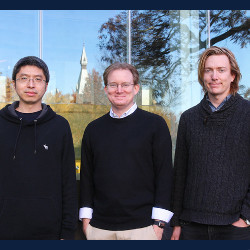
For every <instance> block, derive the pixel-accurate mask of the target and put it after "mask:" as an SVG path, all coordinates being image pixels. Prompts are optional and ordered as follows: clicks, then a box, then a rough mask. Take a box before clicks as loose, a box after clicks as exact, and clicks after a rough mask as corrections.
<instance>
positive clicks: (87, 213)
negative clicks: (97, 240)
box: [79, 207, 93, 220]
mask: <svg viewBox="0 0 250 250" xmlns="http://www.w3.org/2000/svg"><path fill="white" fill-rule="evenodd" d="M92 214H93V209H92V208H90V207H82V208H80V209H79V220H82V219H92Z"/></svg>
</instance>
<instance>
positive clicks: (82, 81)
mask: <svg viewBox="0 0 250 250" xmlns="http://www.w3.org/2000/svg"><path fill="white" fill-rule="evenodd" d="M80 64H81V72H80V75H79V79H78V82H77V86H76V93H77V94H78V96H79V99H80V100H81V99H82V98H81V97H82V96H83V94H84V88H85V85H86V84H87V80H88V77H89V75H88V71H87V64H88V59H87V55H86V51H85V44H83V49H82V56H81V60H80Z"/></svg>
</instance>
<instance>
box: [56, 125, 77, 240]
mask: <svg viewBox="0 0 250 250" xmlns="http://www.w3.org/2000/svg"><path fill="white" fill-rule="evenodd" d="M66 129H67V131H66V135H65V137H64V146H63V156H62V210H63V211H62V217H63V218H62V228H61V236H60V237H61V239H74V233H75V230H76V227H77V217H78V211H77V210H78V206H77V185H76V170H75V153H74V145H73V139H72V134H71V130H70V126H69V124H68V122H67V126H66Z"/></svg>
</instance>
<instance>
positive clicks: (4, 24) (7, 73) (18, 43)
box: [0, 10, 39, 103]
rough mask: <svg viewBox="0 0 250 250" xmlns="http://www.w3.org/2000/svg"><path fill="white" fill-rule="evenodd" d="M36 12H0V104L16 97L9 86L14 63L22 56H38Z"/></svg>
mask: <svg viewBox="0 0 250 250" xmlns="http://www.w3.org/2000/svg"><path fill="white" fill-rule="evenodd" d="M38 21H39V20H38V11H37V10H32V11H31V10H27V11H25V10H9V11H6V10H0V33H1V41H0V93H1V94H0V103H1V102H2V103H4V102H11V101H13V100H14V99H16V95H15V93H14V91H13V88H12V85H11V79H12V70H13V67H14V65H15V63H16V62H17V61H18V60H19V59H20V58H21V57H24V56H27V55H35V56H39V30H38Z"/></svg>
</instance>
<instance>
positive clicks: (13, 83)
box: [11, 80, 16, 89]
mask: <svg viewBox="0 0 250 250" xmlns="http://www.w3.org/2000/svg"><path fill="white" fill-rule="evenodd" d="M11 83H12V85H13V88H14V89H16V82H15V81H14V80H13V81H12V82H11Z"/></svg>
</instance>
